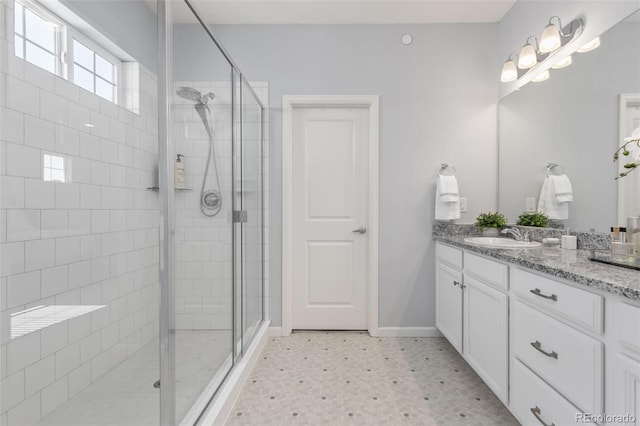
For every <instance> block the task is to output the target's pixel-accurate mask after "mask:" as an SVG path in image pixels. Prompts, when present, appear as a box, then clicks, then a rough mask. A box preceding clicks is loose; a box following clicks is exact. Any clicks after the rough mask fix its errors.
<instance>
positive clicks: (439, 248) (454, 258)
mask: <svg viewBox="0 0 640 426" xmlns="http://www.w3.org/2000/svg"><path fill="white" fill-rule="evenodd" d="M436 257H437V258H438V260H440V261H441V262H444V263H446V264H448V265H449V266H452V267H454V268H456V269H462V250H461V249H457V248H453V247H450V246H447V245H445V244H442V243H437V244H436Z"/></svg>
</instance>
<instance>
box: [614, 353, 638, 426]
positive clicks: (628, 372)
mask: <svg viewBox="0 0 640 426" xmlns="http://www.w3.org/2000/svg"><path fill="white" fill-rule="evenodd" d="M614 368H615V377H614V382H613V387H614V397H613V400H614V411H615V414H619V415H626V416H627V417H626V418H615V419H613V422H614V423H615V424H625V425H633V426H639V425H640V362H638V361H636V360H634V359H632V358H630V357H628V356H626V355H622V354H617V356H616V362H615V367H614Z"/></svg>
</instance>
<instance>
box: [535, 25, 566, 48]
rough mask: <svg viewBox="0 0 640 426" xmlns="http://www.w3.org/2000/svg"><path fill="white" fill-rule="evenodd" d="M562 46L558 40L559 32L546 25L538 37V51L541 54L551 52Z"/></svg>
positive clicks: (552, 26)
mask: <svg viewBox="0 0 640 426" xmlns="http://www.w3.org/2000/svg"><path fill="white" fill-rule="evenodd" d="M561 45H562V41H561V40H560V31H558V28H557V27H556V26H555V25H553V24H549V25H547V26H546V27H545V28H544V30H543V31H542V35H541V36H540V51H541V52H542V53H548V52H553V51H554V50H556V49H557V48H558V47H560V46H561Z"/></svg>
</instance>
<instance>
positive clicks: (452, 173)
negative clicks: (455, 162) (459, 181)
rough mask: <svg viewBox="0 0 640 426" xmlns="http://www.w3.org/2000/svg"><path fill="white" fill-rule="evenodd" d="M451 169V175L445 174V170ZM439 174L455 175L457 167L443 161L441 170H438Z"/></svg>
mask: <svg viewBox="0 0 640 426" xmlns="http://www.w3.org/2000/svg"><path fill="white" fill-rule="evenodd" d="M447 170H449V171H451V173H450V174H449V175H445V173H444V172H445V171H447ZM438 174H439V175H442V176H453V175H455V174H456V168H455V167H453V166H450V165H448V164H447V163H442V164H441V165H440V170H438Z"/></svg>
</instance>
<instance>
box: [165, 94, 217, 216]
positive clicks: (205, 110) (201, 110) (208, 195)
mask: <svg viewBox="0 0 640 426" xmlns="http://www.w3.org/2000/svg"><path fill="white" fill-rule="evenodd" d="M176 94H177V95H178V96H180V97H181V98H183V99H186V100H189V101H192V102H195V105H194V106H193V107H194V108H195V110H196V112H197V113H198V116H200V120H202V124H203V125H204V129H205V131H206V132H207V135H208V136H209V153H208V155H207V165H206V167H205V170H204V176H203V177H202V187H201V189H200V211H201V212H202V214H203V215H205V216H208V217H213V216H215V215H217V214H218V213H219V212H220V210H221V209H222V194H221V192H220V177H219V176H218V167H217V165H216V154H215V146H214V143H213V132H212V130H211V127H210V125H209V119H208V115H210V114H211V111H210V110H209V106H208V105H207V103H208V102H209V101H211V100H213V99H214V98H215V96H216V95H215V94H214V93H212V92H209V93H206V94H204V95H203V94H202V93H200V92H199V91H197V90H196V89H194V88H192V87H178V88H177V89H176ZM211 159H213V169H214V172H215V176H216V189H209V190H205V187H206V183H207V176H208V175H209V166H210V165H211V163H212V161H211Z"/></svg>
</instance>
